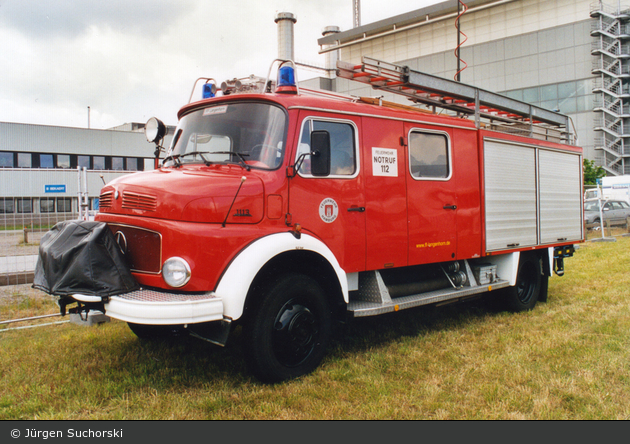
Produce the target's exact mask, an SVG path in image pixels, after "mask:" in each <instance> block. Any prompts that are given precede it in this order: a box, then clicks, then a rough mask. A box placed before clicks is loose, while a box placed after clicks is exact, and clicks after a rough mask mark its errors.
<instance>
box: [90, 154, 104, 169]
mask: <svg viewBox="0 0 630 444" xmlns="http://www.w3.org/2000/svg"><path fill="white" fill-rule="evenodd" d="M92 162H93V163H94V169H95V170H104V169H105V157H103V156H94V157H92Z"/></svg>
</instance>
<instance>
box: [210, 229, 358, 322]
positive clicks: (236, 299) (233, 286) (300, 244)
mask: <svg viewBox="0 0 630 444" xmlns="http://www.w3.org/2000/svg"><path fill="white" fill-rule="evenodd" d="M294 250H301V251H312V252H314V253H317V254H319V255H320V256H322V257H323V258H324V259H326V260H327V261H328V263H329V264H330V265H331V267H332V268H333V270H334V271H335V274H336V275H337V279H338V280H339V286H340V288H341V291H342V294H343V298H344V300H345V301H346V303H347V302H348V279H347V276H346V272H345V271H344V270H343V269H342V268H341V267H340V266H339V262H338V261H337V259H336V258H335V255H334V254H333V253H332V251H330V249H329V248H328V247H327V246H326V244H324V243H323V242H322V241H320V240H319V239H316V238H314V237H313V236H309V235H308V234H304V233H302V235H301V237H300V239H296V238H295V236H293V234H291V233H288V232H287V233H277V234H272V235H269V236H265V237H263V238H260V239H258V240H256V241H255V242H253V243H251V244H249V245H248V246H247V247H245V248H244V249H243V250H242V251H241V252H240V253H239V254H238V255H237V256H236V257H235V258H234V260H233V261H232V262H231V263H230V265H229V266H228V268H227V270H226V271H225V273H224V274H223V276H222V277H221V279H220V281H219V285H218V286H217V288H216V291H215V293H216V295H217V296H219V297H220V298H221V299H222V300H223V306H224V313H223V314H224V316H225V317H228V318H231V319H232V320H236V319H238V318H240V317H241V315H242V314H243V309H244V306H245V298H246V297H247V293H248V291H249V288H250V286H251V285H252V282H253V281H254V278H255V277H256V275H257V274H258V272H259V271H260V270H261V269H262V268H263V266H264V265H265V264H266V263H267V262H268V261H269V260H271V259H272V258H274V257H275V256H277V255H279V254H281V253H284V252H287V251H294Z"/></svg>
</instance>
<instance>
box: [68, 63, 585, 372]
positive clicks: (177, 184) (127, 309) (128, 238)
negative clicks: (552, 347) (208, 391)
mask: <svg viewBox="0 0 630 444" xmlns="http://www.w3.org/2000/svg"><path fill="white" fill-rule="evenodd" d="M272 67H276V68H278V69H277V73H278V74H277V75H274V77H276V79H275V80H270V76H269V75H268V76H267V78H266V79H263V78H258V77H253V76H252V77H249V78H244V79H239V80H232V81H229V82H224V83H223V84H222V85H220V86H219V85H218V84H217V83H216V82H215V81H214V80H212V79H200V80H198V81H197V83H196V85H197V88H193V94H191V101H190V102H189V103H188V104H186V105H185V106H183V107H182V108H181V110H180V111H179V114H178V118H179V124H178V126H177V128H176V130H175V133H174V134H173V136H172V141H171V143H170V147H169V148H168V149H167V152H166V154H165V157H164V158H163V159H162V160H161V162H160V164H159V167H158V168H157V169H155V170H153V171H145V172H140V173H135V174H132V175H128V176H124V177H121V178H119V179H116V180H114V181H112V182H110V183H108V184H107V185H106V186H104V187H103V189H102V191H101V195H100V209H99V213H98V214H97V216H96V221H97V222H95V223H99V224H106V226H107V228H108V230H107V231H108V233H109V234H111V236H112V238H113V239H114V240H115V242H116V245H117V250H118V252H119V253H120V254H121V255H122V257H123V258H124V261H125V263H126V266H127V267H128V268H129V270H130V272H131V275H132V276H133V278H134V279H135V280H136V281H137V283H138V285H139V287H138V288H136V289H134V290H132V291H128V292H121V293H119V294H113V295H99V294H98V292H92V293H90V292H86V291H82V290H81V291H76V292H75V293H72V294H67V293H66V294H64V295H63V296H62V300H63V304H62V306H63V307H64V311H65V306H66V305H68V304H71V303H77V306H76V307H74V308H72V309H71V310H70V311H71V312H72V311H74V312H80V313H83V314H84V313H87V312H90V311H94V310H99V311H100V312H102V313H104V314H105V315H106V316H110V317H112V318H115V319H119V320H122V321H125V322H128V323H129V326H130V328H131V330H132V331H133V332H134V333H136V334H137V335H138V336H139V337H142V338H155V337H163V336H164V335H169V334H171V333H172V332H175V331H180V332H187V333H189V334H192V335H194V336H198V337H201V338H204V339H207V340H209V341H211V342H214V343H217V344H221V345H224V344H225V342H226V340H227V337H228V334H229V332H230V330H231V329H232V328H234V326H235V325H239V324H240V325H242V327H243V335H244V341H243V343H244V345H245V347H246V348H247V350H246V356H247V360H248V362H249V364H250V368H251V371H252V372H253V373H254V374H255V375H256V376H257V377H258V378H259V379H261V380H263V381H270V382H274V381H282V380H286V379H290V378H294V377H297V376H300V375H303V374H306V373H309V372H311V371H312V370H314V369H315V368H316V367H317V366H318V365H319V363H320V362H321V360H322V358H323V357H324V354H325V350H326V347H327V345H328V344H329V341H330V338H331V329H332V326H333V323H334V322H336V321H340V320H344V319H346V318H348V317H350V318H352V317H360V316H372V315H378V314H382V313H388V312H395V311H398V310H403V309H406V308H411V307H417V306H421V305H427V304H439V303H446V302H451V301H458V300H462V299H465V298H469V297H471V296H475V295H479V294H482V293H487V292H497V295H499V296H500V298H501V299H502V300H504V301H505V304H506V306H507V307H508V308H509V309H511V310H513V311H517V312H518V311H523V310H530V309H532V308H533V307H534V305H535V304H536V302H537V301H545V300H546V298H547V283H548V278H549V276H551V275H552V273H553V272H555V273H556V274H558V275H562V274H563V272H564V265H563V259H564V258H565V257H570V256H572V254H573V251H574V244H576V243H579V242H583V239H584V233H583V224H582V211H583V209H582V196H583V187H582V150H581V149H580V148H578V147H577V146H575V145H574V141H573V139H572V135H571V133H570V131H569V120H568V119H567V117H566V116H563V115H560V114H558V113H554V112H550V111H548V110H545V109H542V108H537V107H535V106H532V105H529V104H526V103H523V102H519V101H516V100H512V99H509V98H507V97H504V96H501V95H498V94H495V93H491V92H489V91H484V90H481V89H479V88H475V87H471V86H468V85H464V84H461V83H457V82H452V81H448V80H445V79H441V78H438V77H434V76H430V75H427V74H423V73H421V72H418V71H413V70H410V69H409V68H407V67H404V66H398V65H392V64H388V63H385V62H381V61H377V60H373V59H367V58H365V59H363V61H362V63H360V64H356V65H353V64H348V63H344V62H339V63H338V76H339V78H340V79H350V80H353V81H359V82H363V83H365V84H366V85H371V86H372V87H373V88H375V89H376V90H377V91H381V90H382V91H385V92H391V93H395V94H398V95H401V96H404V97H407V98H409V99H410V100H411V102H410V103H409V104H408V105H404V104H397V103H391V102H385V101H383V100H382V99H381V98H371V99H368V98H360V97H350V96H343V95H340V94H334V93H330V92H325V91H315V90H306V89H304V88H300V87H299V85H298V83H297V82H296V81H295V71H294V69H293V68H294V66H293V64H292V63H291V62H290V61H281V60H278V61H275V62H274V64H273V65H272ZM269 72H270V73H271V72H272V69H271V68H270V71H269ZM274 72H275V71H274ZM340 81H345V80H340ZM200 85H201V88H198V87H199V86H200ZM198 89H201V90H202V91H201V94H203V96H202V98H200V99H199V100H196V99H193V95H195V94H196V92H197V90H198ZM438 107H439V108H440V110H441V111H440V112H439V113H438V112H436V111H437V109H438ZM164 134H165V127H164V125H163V124H162V123H161V122H160V121H158V120H156V119H152V120H151V121H150V122H149V123H148V124H147V138H148V139H149V140H150V141H155V142H156V143H157V144H159V143H160V140H162V138H163V137H164ZM158 150H159V146H158ZM109 234H108V235H109ZM91 278H92V279H94V280H96V281H97V280H98V279H99V278H98V276H96V277H94V276H92V277H91Z"/></svg>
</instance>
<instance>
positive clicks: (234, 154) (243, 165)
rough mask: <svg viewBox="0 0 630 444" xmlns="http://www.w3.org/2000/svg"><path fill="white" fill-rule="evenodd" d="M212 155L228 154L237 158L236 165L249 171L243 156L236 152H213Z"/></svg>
mask: <svg viewBox="0 0 630 444" xmlns="http://www.w3.org/2000/svg"><path fill="white" fill-rule="evenodd" d="M212 154H229V155H232V156H237V157H238V159H239V162H237V165H240V166H242V167H243V168H245V169H246V170H247V171H249V170H251V167H250V166H249V165H247V164H246V163H245V156H243V155H242V154H241V153H237V152H236V151H213V152H212Z"/></svg>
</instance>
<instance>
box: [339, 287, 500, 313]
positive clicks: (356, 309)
mask: <svg viewBox="0 0 630 444" xmlns="http://www.w3.org/2000/svg"><path fill="white" fill-rule="evenodd" d="M509 285H510V284H509V282H508V281H506V280H502V279H498V280H496V281H495V282H493V283H492V284H489V285H478V286H474V287H463V288H461V289H455V288H445V289H442V290H436V291H431V292H428V293H421V294H416V295H411V296H401V297H398V298H392V299H391V301H386V302H383V303H380V302H365V301H352V300H351V301H350V303H349V304H348V308H347V309H348V313H349V314H350V315H351V316H352V317H355V318H358V317H364V316H376V315H380V314H383V313H391V312H394V311H399V310H404V309H407V308H413V307H419V306H421V305H429V304H437V303H440V302H447V301H452V300H454V299H460V298H466V297H469V296H473V295H476V294H480V293H485V292H489V291H495V290H498V289H500V288H505V287H508V286H509Z"/></svg>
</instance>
